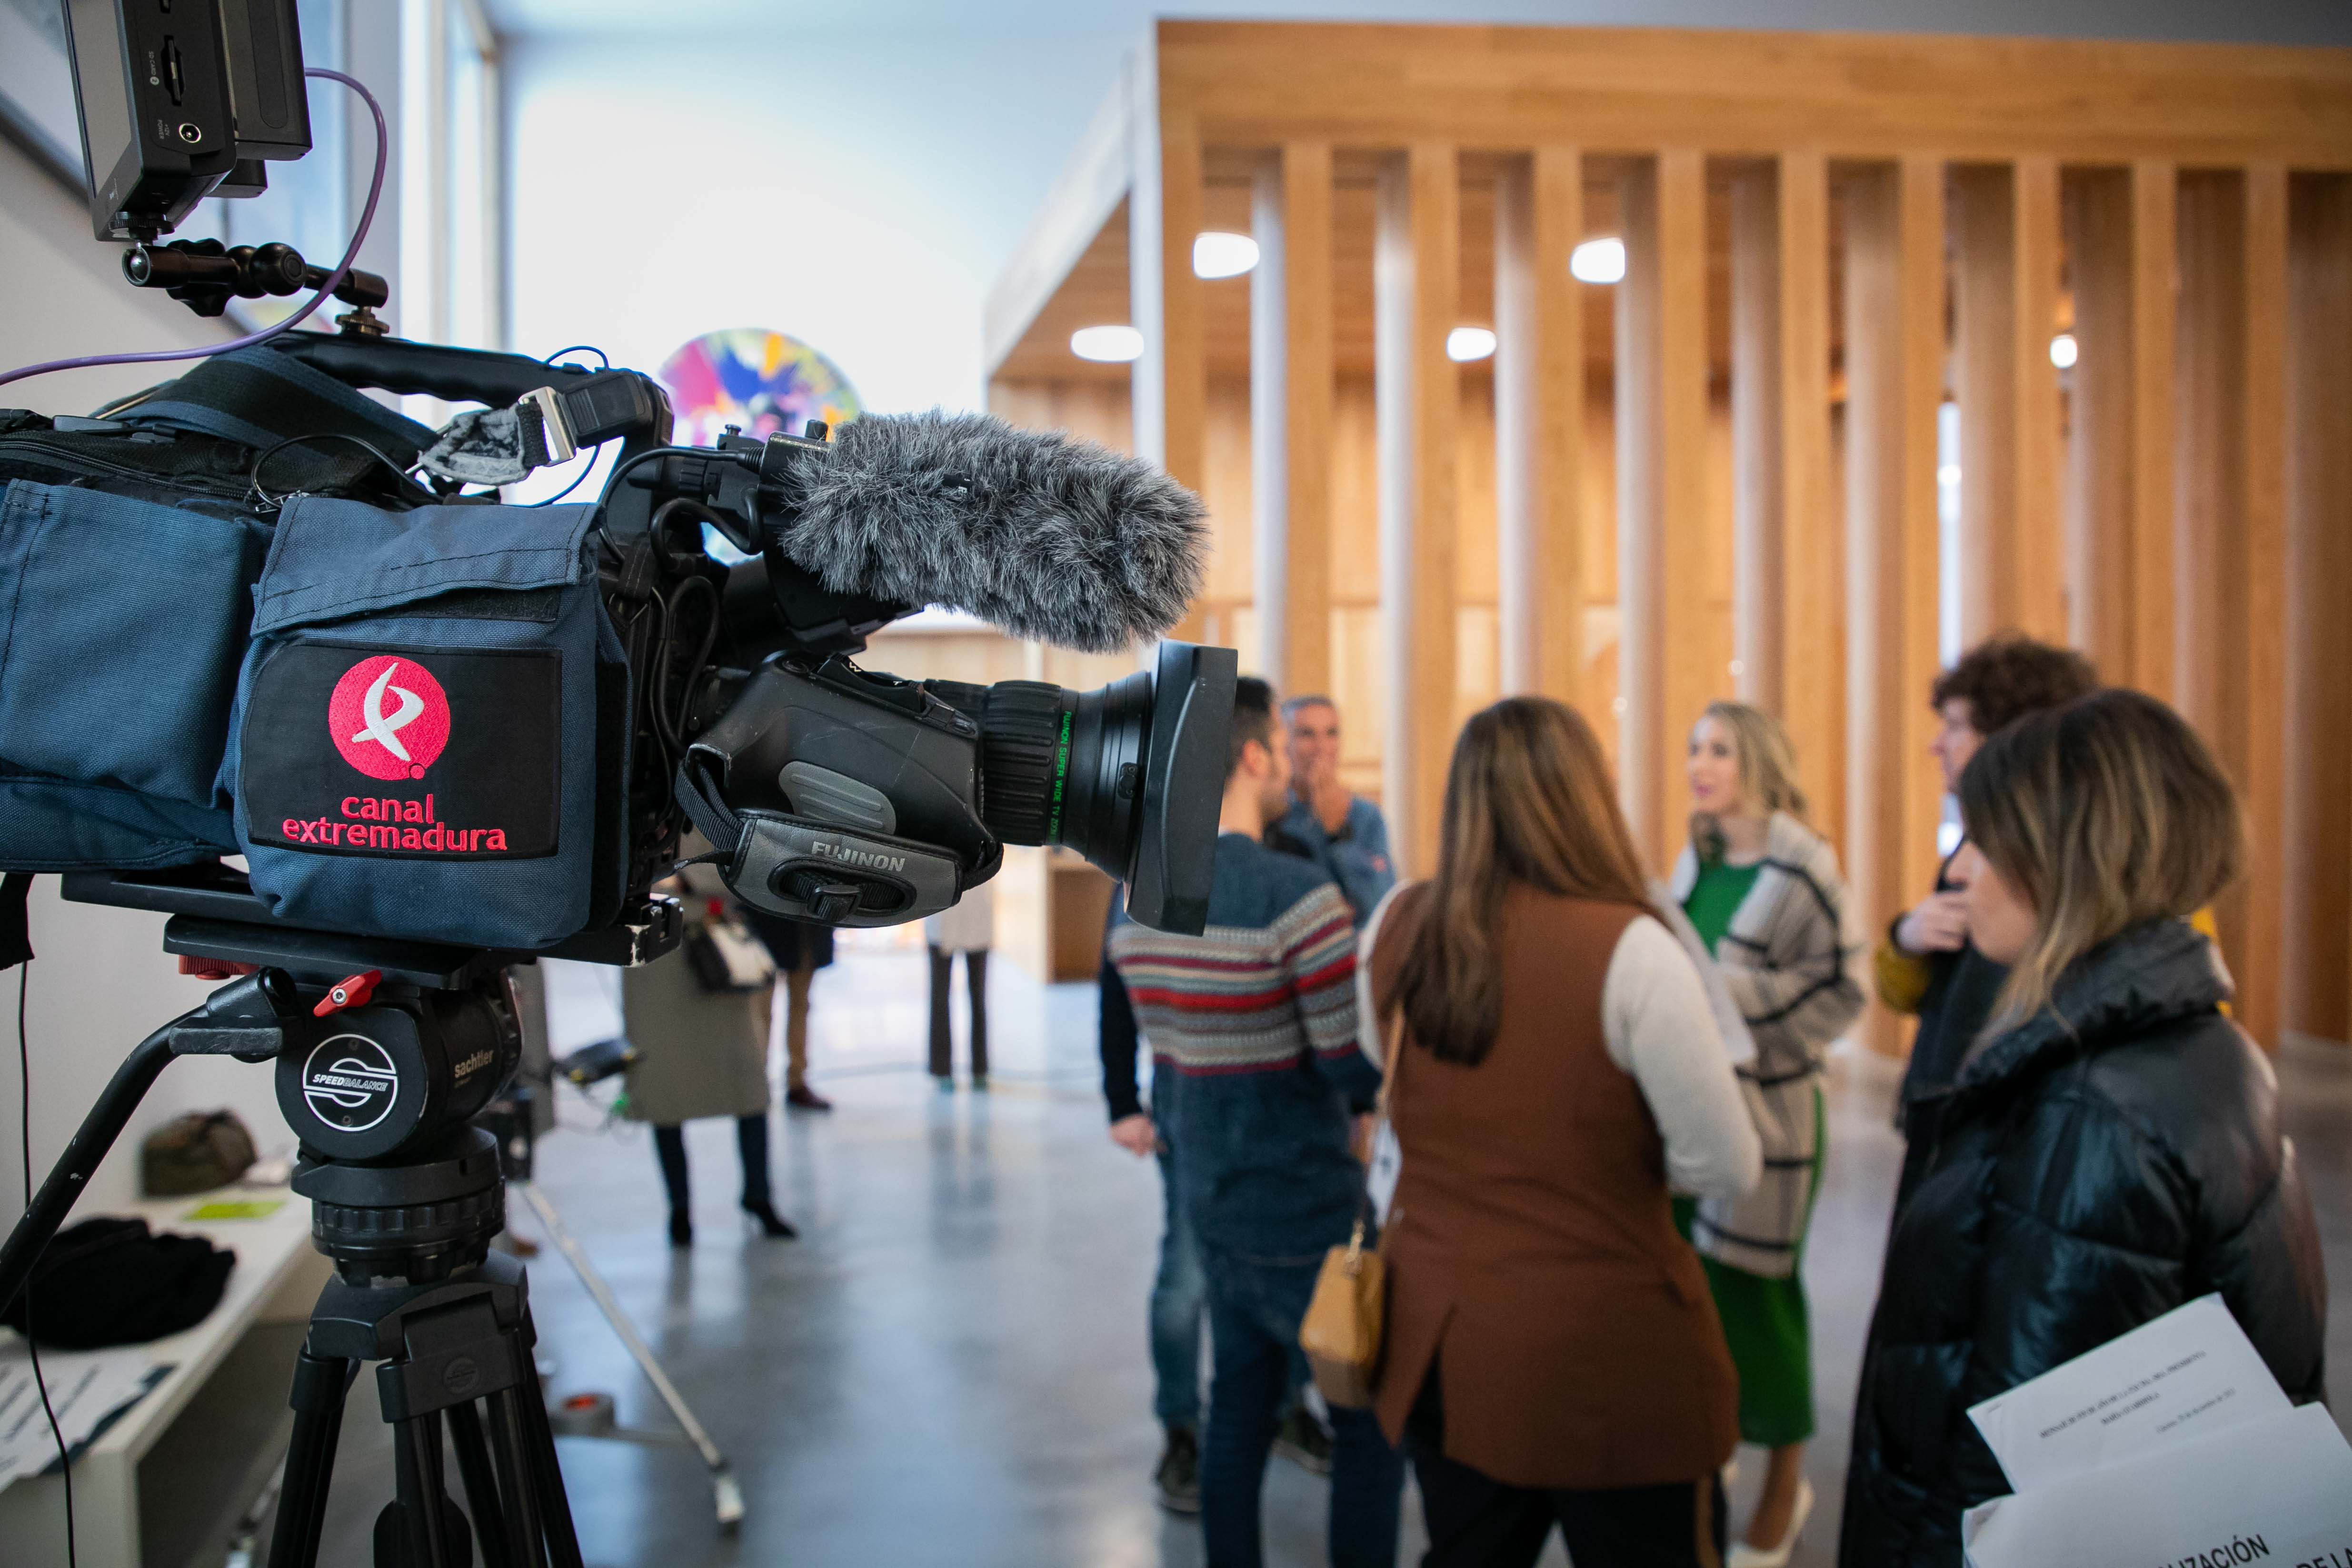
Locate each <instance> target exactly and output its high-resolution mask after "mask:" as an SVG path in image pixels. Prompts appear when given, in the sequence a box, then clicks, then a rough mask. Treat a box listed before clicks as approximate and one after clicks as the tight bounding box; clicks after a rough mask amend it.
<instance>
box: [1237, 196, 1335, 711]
mask: <svg viewBox="0 0 2352 1568" xmlns="http://www.w3.org/2000/svg"><path fill="white" fill-rule="evenodd" d="M1286 174H1288V171H1287V170H1286V169H1285V168H1284V167H1283V156H1282V153H1279V152H1276V153H1268V154H1267V155H1266V156H1265V157H1264V158H1262V159H1260V160H1259V161H1258V164H1257V167H1256V169H1255V171H1254V172H1253V173H1252V174H1251V177H1250V234H1251V237H1253V238H1255V240H1256V241H1257V269H1256V270H1255V271H1254V272H1252V273H1251V274H1250V322H1249V332H1250V362H1249V372H1250V376H1249V399H1250V552H1251V561H1250V600H1251V603H1252V604H1253V605H1255V607H1256V610H1257V647H1258V655H1257V666H1258V668H1257V673H1258V674H1260V675H1263V676H1264V677H1265V679H1268V680H1270V681H1272V682H1273V683H1274V689H1275V690H1276V692H1279V693H1281V694H1283V695H1286V696H1291V695H1296V694H1297V693H1298V692H1300V691H1303V690H1306V689H1307V688H1305V687H1302V686H1300V685H1298V684H1297V681H1296V680H1295V679H1294V678H1293V675H1292V671H1291V660H1290V634H1291V619H1290V576H1291V561H1292V554H1293V550H1294V547H1295V544H1296V541H1294V540H1293V539H1292V537H1291V529H1290V456H1291V449H1290V325H1289V321H1290V317H1289V311H1288V310H1287V308H1286V307H1287V303H1288V301H1287V299H1286V295H1287V291H1288V288H1289V281H1290V280H1289V277H1288V269H1287V266H1286V261H1285V258H1284V252H1285V248H1286V247H1285V243H1284V242H1285V235H1284V224H1283V211H1282V207H1283V197H1282V191H1283V184H1284V181H1285V178H1286ZM1310 466H1311V465H1310ZM1328 564H1329V563H1328V560H1327V561H1326V562H1325V563H1324V565H1325V567H1326V569H1327V571H1328ZM1316 689H1318V690H1319V689H1320V688H1319V687H1318V688H1316Z"/></svg>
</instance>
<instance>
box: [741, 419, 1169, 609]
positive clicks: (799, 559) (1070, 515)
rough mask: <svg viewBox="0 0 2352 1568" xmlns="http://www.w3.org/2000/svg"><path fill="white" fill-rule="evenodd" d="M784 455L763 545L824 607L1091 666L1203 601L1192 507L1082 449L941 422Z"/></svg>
mask: <svg viewBox="0 0 2352 1568" xmlns="http://www.w3.org/2000/svg"><path fill="white" fill-rule="evenodd" d="M793 446H794V447H795V450H794V451H793V455H792V460H791V461H790V462H789V463H782V464H773V465H771V466H770V467H769V470H768V471H769V473H770V475H771V477H772V481H773V480H781V484H780V486H779V488H780V489H782V497H781V499H782V501H783V504H782V505H781V506H778V507H775V508H773V509H772V510H768V511H767V512H766V514H765V517H764V518H763V525H764V527H765V530H766V532H767V542H769V543H770V544H771V545H772V547H773V548H775V549H776V550H778V551H780V552H782V554H783V555H785V556H786V557H788V558H789V559H790V560H791V561H792V562H793V563H794V564H796V565H798V566H800V567H802V568H803V570H805V571H808V572H810V573H813V574H815V576H816V577H817V578H818V579H819V580H820V581H821V582H822V583H823V584H824V587H825V588H826V589H827V590H828V591H830V592H833V593H836V594H855V595H863V596H865V597H866V598H870V599H877V600H885V601H892V602H896V603H898V604H903V605H946V606H948V607H950V608H952V609H960V610H966V611H969V612H970V613H971V614H972V615H975V616H979V617H980V618H981V619H982V620H984V621H987V622H989V623H990V624H991V625H992V626H997V627H999V628H1001V629H1003V631H1006V632H1008V633H1010V634H1012V635H1013V636H1014V637H1036V638H1040V639H1042V640H1044V641H1045V642H1049V643H1053V644H1055V646H1057V647H1067V648H1075V649H1077V650H1079V651H1081V652H1086V653H1111V652H1116V651H1118V650H1120V649H1123V648H1127V647H1133V646H1134V645H1135V644H1136V643H1138V642H1140V641H1142V640H1144V639H1146V638H1150V637H1159V636H1160V635H1161V634H1163V633H1165V632H1166V631H1167V630H1168V629H1169V628H1170V627H1171V626H1174V625H1175V624H1176V623H1177V622H1178V621H1179V620H1181V618H1182V617H1183V615H1184V607H1185V605H1188V604H1190V603H1191V602H1192V599H1193V597H1194V596H1195V595H1198V594H1199V592H1200V589H1201V576H1202V555H1203V553H1204V552H1205V551H1206V548H1207V545H1208V527H1207V524H1206V523H1205V521H1203V515H1204V514H1203V510H1202V505H1201V501H1200V498H1199V497H1197V496H1195V495H1194V494H1193V493H1192V491H1190V490H1188V489H1185V488H1184V487H1183V486H1182V485H1180V484H1178V483H1177V482H1176V481H1175V480H1174V479H1170V478H1169V477H1168V476H1167V475H1166V474H1164V473H1162V472H1160V470H1159V469H1157V468H1152V467H1151V466H1150V465H1149V464H1147V463H1142V462H1139V461H1137V460H1136V459H1134V458H1125V457H1121V456H1120V455H1118V453H1116V452H1113V451H1111V450H1110V449H1108V447H1101V446H1097V444H1095V443H1094V442H1092V441H1083V440H1078V439H1076V438H1075V437H1069V436H1066V435H1060V434H1052V435H1043V434H1038V433H1035V432H1032V431H1026V430H1016V429H1014V428H1013V426H1010V425H1007V424H1006V423H1005V422H1004V421H1003V420H1002V419H997V418H993V417H992V416H987V415H982V414H958V415H950V414H944V413H941V412H940V411H938V410H936V409H935V410H933V411H931V412H930V413H928V414H912V415H881V416H872V415H869V416H866V417H864V418H860V419H856V420H854V421H852V422H850V423H849V424H846V425H844V426H842V427H841V428H840V429H839V430H838V431H837V432H836V433H835V436H834V437H833V439H832V440H831V441H830V442H827V443H825V444H824V445H822V446H818V445H816V444H814V443H799V442H795V443H793ZM778 470H782V471H781V472H779V471H778Z"/></svg>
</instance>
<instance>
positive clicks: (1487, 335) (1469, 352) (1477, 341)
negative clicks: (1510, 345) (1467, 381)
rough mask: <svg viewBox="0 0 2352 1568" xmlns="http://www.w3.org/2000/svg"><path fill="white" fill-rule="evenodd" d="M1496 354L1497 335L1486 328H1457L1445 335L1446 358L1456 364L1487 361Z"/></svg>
mask: <svg viewBox="0 0 2352 1568" xmlns="http://www.w3.org/2000/svg"><path fill="white" fill-rule="evenodd" d="M1494 352H1495V334H1494V333H1493V332H1491V331H1487V330H1486V328H1485V327H1456V328H1454V330H1453V331H1450V332H1448V333H1446V334H1445V357H1446V358H1447V359H1450V360H1452V361H1453V362H1454V363H1455V364H1467V363H1470V362H1471V361H1472V360H1474V359H1486V358H1489V357H1490V356H1492V355H1493V353H1494Z"/></svg>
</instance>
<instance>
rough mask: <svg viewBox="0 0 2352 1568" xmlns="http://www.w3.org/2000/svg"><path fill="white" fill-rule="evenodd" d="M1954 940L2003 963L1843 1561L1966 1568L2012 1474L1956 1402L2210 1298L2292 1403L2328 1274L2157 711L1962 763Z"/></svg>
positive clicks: (2217, 806) (2226, 856)
mask: <svg viewBox="0 0 2352 1568" xmlns="http://www.w3.org/2000/svg"><path fill="white" fill-rule="evenodd" d="M1960 810H1961V815H1962V816H1963V817H1964V818H1965V819H1966V823H1967V826H1968V845H1969V847H1967V848H1965V849H1964V850H1962V852H1961V855H1960V858H1959V859H1958V861H1956V863H1955V867H1954V871H1955V873H1956V876H1957V877H1958V879H1960V880H1962V881H1964V882H1966V884H1967V893H1968V899H1969V935H1970V938H1971V940H1973V941H1974V942H1976V944H1977V946H1978V947H1979V949H1981V950H1982V951H1983V952H1985V953H1986V954H1987V955H1988V956H1990V957H1992V958H1994V959H1996V960H1998V961H2000V962H2002V963H2009V964H2011V966H2012V967H2011V976H2010V979H2009V982H2008V984H2007V986H2006V987H2005V989H2004V990H2003V992H2002V994H2001V999H2000V1003H1998V1004H1997V1005H1996V1008H1995V1012H1994V1016H1993V1020H1992V1022H1991V1023H1990V1025H1989V1026H1987V1027H1986V1029H1985V1032H1984V1033H1983V1034H1982V1035H1981V1036H1979V1038H1978V1040H1977V1042H1976V1043H1975V1045H1974V1046H1973V1047H1971V1048H1970V1051H1969V1055H1968V1057H1967V1058H1965V1059H1964V1061H1963V1064H1962V1066H1961V1068H1960V1070H1959V1073H1958V1079H1957V1080H1956V1081H1955V1083H1954V1084H1953V1086H1952V1087H1951V1088H1950V1089H1948V1090H1945V1091H1944V1092H1943V1093H1942V1094H1940V1095H1938V1096H1937V1097H1935V1098H1934V1099H1932V1100H1928V1101H1927V1102H1925V1107H1924V1109H1925V1112H1926V1113H1925V1115H1924V1116H1923V1118H1922V1121H1921V1122H1920V1123H1919V1124H1918V1126H1917V1128H1916V1131H1915V1134H1914V1138H1915V1142H1916V1141H1917V1140H1920V1139H1925V1140H1927V1148H1928V1150H1929V1151H1930V1152H1929V1153H1928V1154H1927V1163H1926V1170H1925V1174H1924V1175H1923V1177H1922V1179H1921V1181H1920V1184H1919V1186H1918V1188H1917V1192H1916V1195H1915V1196H1914V1197H1913V1199H1912V1200H1911V1202H1910V1204H1909V1205H1907V1206H1906V1208H1905V1209H1904V1211H1903V1213H1902V1214H1901V1215H1900V1216H1898V1218H1897V1220H1896V1223H1895V1231H1894V1234H1893V1236H1892V1237H1890V1238H1889V1240H1888V1243H1887V1254H1886V1273H1885V1279H1884V1280H1883V1282H1882V1283H1881V1285H1880V1288H1879V1296H1878V1310H1877V1312H1876V1314H1875V1316H1874V1318H1873V1320H1872V1322H1871V1327H1870V1345H1869V1349H1868V1350H1867V1351H1866V1352H1864V1361H1863V1368H1862V1386H1861V1392H1860V1396H1859V1399H1858V1403H1857V1406H1856V1409H1855V1411H1854V1433H1853V1463H1852V1465H1851V1467H1850V1468H1849V1469H1848V1472H1847V1476H1846V1506H1845V1531H1844V1535H1843V1539H1842V1541H1841V1542H1840V1546H1839V1554H1838V1555H1839V1562H1840V1563H1841V1564H1843V1565H1844V1568H1879V1565H1880V1564H1897V1563H1899V1564H1905V1565H1911V1564H1937V1565H1942V1564H1958V1563H1959V1562H1960V1560H1961V1557H1960V1543H1959V1531H1960V1515H1961V1513H1962V1512H1963V1511H1964V1510H1966V1509H1968V1508H1969V1507H1970V1506H1972V1505H1974V1504H1976V1503H1979V1502H1982V1501H1983V1500H1986V1499H1987V1498H1991V1497H1997V1496H2000V1494H2002V1493H2005V1492H2007V1491H2008V1490H2009V1486H2008V1483H2007V1481H2006V1480H2005V1479H2003V1478H2002V1476H2001V1472H2000V1466H1999V1465H1998V1464H1997V1463H1995V1462H1994V1459H1993V1457H1992V1454H1991V1451H1990V1449H1988V1448H1987V1447H1985V1444H1984V1440H1983V1439H1982V1438H1981V1437H1980V1436H1978V1434H1977V1430H1976V1427H1975V1426H1974V1424H1973V1423H1971V1422H1970V1421H1969V1418H1968V1407H1969V1405H1974V1404H1976V1403H1977V1402H1978V1401H1979V1400H1983V1399H1988V1398H1990V1397H1991V1396H1992V1395H1993V1394H1999V1393H2001V1392H2002V1391H2004V1390H2006V1389H2009V1388H2012V1387H2014V1386H2016V1385H2017V1384H2021V1383H2023V1382H2025V1381H2026V1380H2027V1379H2029V1378H2032V1377H2035V1376H2038V1375H2040V1374H2041V1373H2044V1372H2047V1371H2049V1370H2050V1369H2051V1368H2052V1367H2053V1366H2056V1365H2057V1364H2058V1363H2061V1362H2063V1361H2067V1360H2069V1359H2071V1358H2073V1357H2074V1356H2078V1355H2080V1354H2082V1353H2083V1352H2085V1351H2087V1350H2091V1349H2093V1348H2095V1346H2098V1345H2101V1344H2104V1343H2105V1342H2107V1341H2109V1340H2111V1339H2114V1338H2115V1337H2116V1335H2118V1334H2120V1333H2123V1332H2125V1331H2127V1330H2130V1329H2133V1328H2137V1326H2138V1325H2140V1324H2142V1323H2145V1322H2147V1321H2148V1320H2149V1319H2151V1318H2155V1317H2158V1316H2159V1315H2161V1314H2162V1313H2165V1312H2168V1311H2169V1310H2172V1309H2173V1308H2175V1307H2178V1306H2179V1305H2180V1304H2181V1303H2183V1302H2185V1301H2189V1300H2194V1299H2195V1298H2197V1297H2199V1296H2202V1295H2205V1294H2207V1293H2208V1292H2210V1291H2214V1290H2218V1291H2220V1292H2221V1297H2222V1300H2224V1301H2226V1302H2227V1303H2228V1304H2229V1307H2230V1310H2231V1312H2232V1313H2234V1314H2235V1315H2236V1317H2237V1320H2238V1321H2239V1322H2240V1323H2241V1324H2242V1325H2243V1326H2244V1328H2245V1331H2246V1333H2247V1335H2248V1336H2249V1337H2250V1338H2251V1339H2252V1341H2253V1343H2254V1348H2255V1349H2256V1350H2258V1351H2259V1352H2261V1353H2262V1356H2263V1360H2264V1361H2265V1362H2267V1363H2269V1365H2270V1369H2271V1371H2272V1372H2273V1373H2276V1374H2277V1377H2278V1380H2279V1383H2280V1384H2281V1385H2282V1386H2283V1387H2284V1389H2285V1390H2286V1392H2287V1394H2288V1397H2290V1398H2292V1399H2294V1400H2295V1401H2296V1402H2297V1403H2304V1402H2306V1401H2309V1400H2314V1399H2317V1398H2320V1397H2321V1396H2322V1394H2323V1392H2324V1391H2323V1388H2322V1370H2323V1369H2322V1364H2321V1350H2322V1342H2323V1339H2324V1335H2325V1331H2326V1321H2327V1283H2326V1277H2325V1275H2324V1274H2323V1273H2322V1272H2321V1267H2320V1255H2319V1238H2318V1233H2317V1231H2316V1229H2315V1227H2314V1225H2313V1221H2312V1213H2311V1200H2310V1197H2309V1194H2307V1193H2306V1192H2305V1189H2304V1184H2303V1178H2302V1176H2301V1175H2300V1174H2299V1173H2298V1172H2297V1170H2296V1167H2295V1161H2294V1150H2293V1149H2292V1148H2290V1147H2289V1146H2288V1145H2287V1144H2286V1143H2285V1142H2284V1140H2283V1139H2282V1138H2281V1137H2280V1135H2279V1128H2278V1108H2277V1098H2278V1095H2277V1085H2276V1081H2275V1080H2274V1079H2273V1077H2272V1074H2271V1069H2270V1066H2269V1064H2268V1063H2267V1062H2266V1061H2265V1060H2264V1059H2263V1056H2262V1053H2261V1052H2260V1051H2259V1050H2257V1049H2256V1048H2255V1047H2254V1046H2253V1045H2252V1042H2250V1041H2249V1040H2248V1039H2247V1038H2246V1037H2245V1036H2244V1035H2243V1034H2242V1033H2241V1032H2240V1031H2239V1029H2238V1028H2237V1026H2235V1025H2233V1024H2231V1022H2230V1020H2229V1019H2228V1017H2226V1016H2223V1014H2222V1013H2221V1010H2220V1009H2221V1003H2222V1002H2223V1001H2224V1000H2226V999H2227V998H2228V996H2229V994H2230V980H2229V975H2228V973H2227V971H2226V970H2224V969H2223V968H2222V965H2221V959H2220V957H2219V955H2218V954H2216V953H2215V952H2214V951H2213V948H2212V946H2211V945H2210V943H2209V942H2206V940H2205V939H2204V938H2203V937H2202V936H2200V935H2199V934H2198V933H2197V932H2196V931H2192V930H2190V929H2189V926H2188V925H2187V924H2186V923H2185V917H2186V916H2187V915H2188V914H2189V912H2190V911H2191V910H2196V909H2198V908H2199V907H2200V906H2201V905H2203V904H2205V903H2206V902H2208V901H2210V900H2211V899H2212V897H2213V895H2214V894H2215V893H2217V892H2219V891H2220V890H2221V888H2222V887H2223V886H2224V885H2225V884H2227V883H2228V882H2229V881H2230V880H2231V878H2232V877H2233V876H2234V875H2235V874H2236V872H2237V869H2238V868H2239V865H2240V862H2241V858H2242V829H2241V827H2240V824H2239V820H2238V810H2237V804H2236V801H2235V800H2234V798H2233V797H2232V796H2231V792H2230V786H2229V784H2228V782H2227V781H2226V780H2224V779H2223V778H2222V776H2221V772H2220V770H2219V769H2218V768H2217V767H2215V765H2214V763H2213V759H2212V757H2211V755H2210V753H2209V752H2207V751H2206V749H2205V747H2204V745H2203V743H2202V742H2200V741H2199V740H2198V739H2197V737H2196V736H2195V734H2193V733H2192V732H2191V731H2189V727H2188V726H2187V725H2186V724H2184V723H2183V722H2182V721H2181V720H2180V719H2179V716H2178V715H2177V714H2175V713H2174V712H2173V711H2172V710H2170V709H2168V708H2167V707H2165V706H2164V705H2163V704H2162V703H2160V702H2158V701H2156V700H2154V699H2152V698H2148V697H2144V696H2141V695H2140V694H2138V693H2137V692H2131V691H2120V690H2116V691H2104V692H2100V693H2098V694H2096V695H2095V696H2092V697H2087V698H2084V699H2083V700H2081V701H2079V702H2076V703H2074V704H2072V705H2071V706H2069V707H2066V708H2063V709H2058V710H2052V711H2048V712H2043V713H2038V714H2035V715H2032V716H2031V717H2029V718H2026V719H2023V720H2021V721H2018V722H2017V723H2016V724H2015V725H2013V726H2012V727H2011V728H2010V729H2008V730H2005V731H2002V732H2001V733H2000V734H1999V735H1996V736H1995V737H1993V738H1992V739H1991V740H1990V741H1988V742H1985V745H1984V748H1983V750H1981V751H1980V752H1978V753H1977V756H1976V758H1975V760H1974V761H1972V762H1971V763H1969V767H1968V771H1967V772H1966V773H1964V774H1963V775H1962V776H1961V779H1960Z"/></svg>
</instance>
